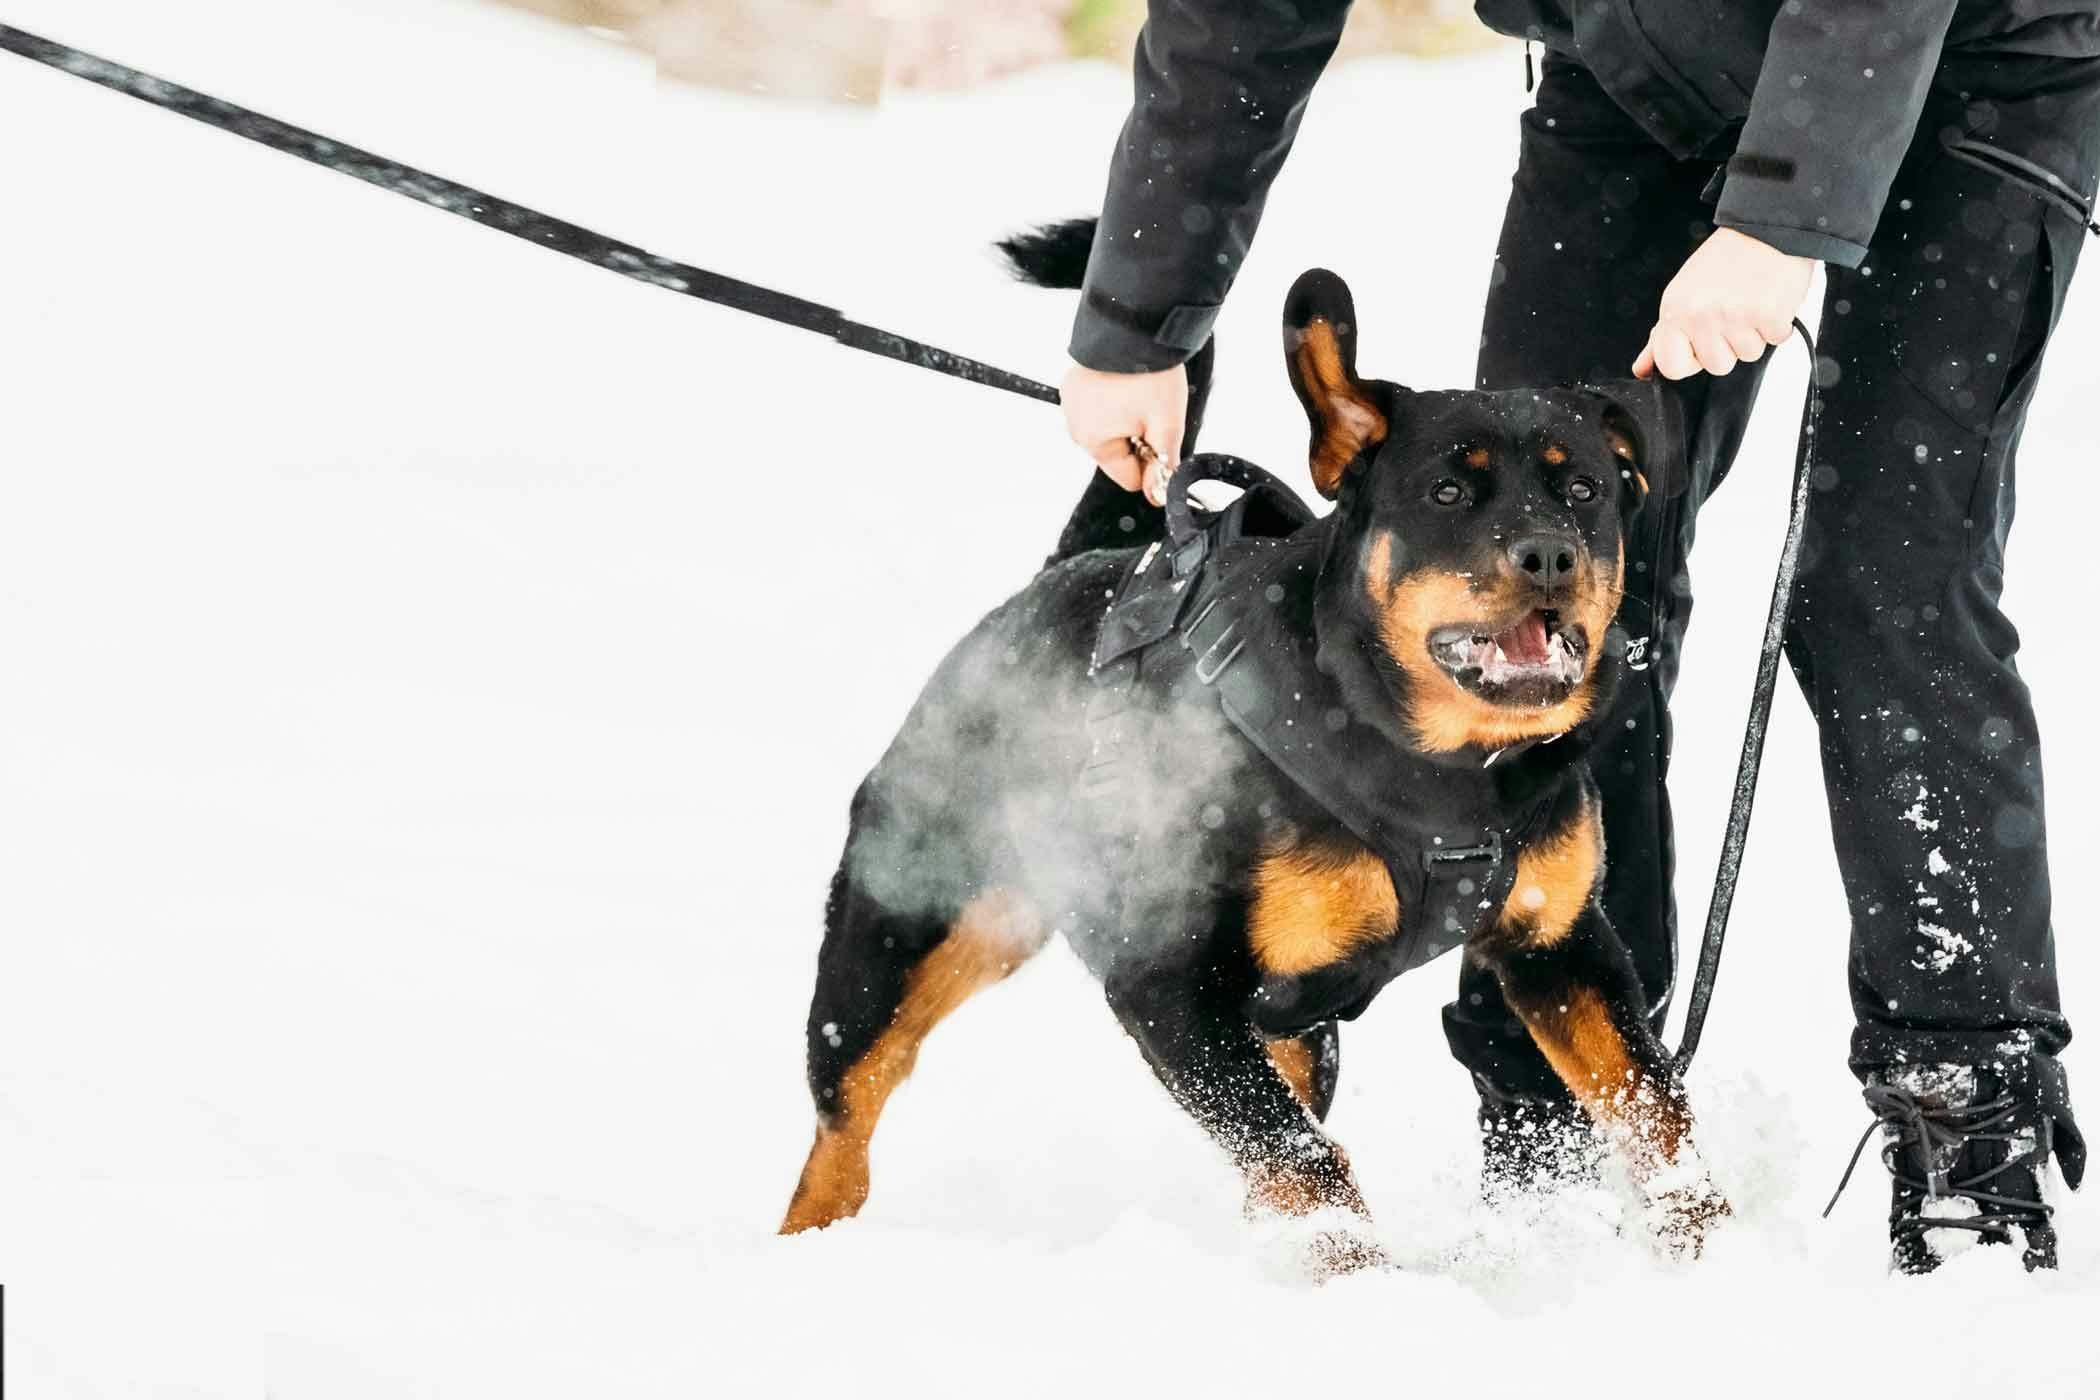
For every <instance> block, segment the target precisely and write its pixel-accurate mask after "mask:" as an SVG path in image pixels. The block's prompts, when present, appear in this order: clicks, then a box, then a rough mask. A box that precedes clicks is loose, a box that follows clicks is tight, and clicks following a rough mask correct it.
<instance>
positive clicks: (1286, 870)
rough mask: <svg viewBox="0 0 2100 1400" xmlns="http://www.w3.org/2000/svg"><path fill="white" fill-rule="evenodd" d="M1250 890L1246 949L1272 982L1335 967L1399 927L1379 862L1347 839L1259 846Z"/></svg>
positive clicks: (1397, 908)
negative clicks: (1359, 949)
mask: <svg viewBox="0 0 2100 1400" xmlns="http://www.w3.org/2000/svg"><path fill="white" fill-rule="evenodd" d="M1253 889H1254V900H1253V905H1252V907H1251V909H1250V910H1249V911H1248V917H1247V944H1248V947H1249V949H1250V950H1251V951H1252V952H1253V954H1254V959H1255V961H1256V962H1257V963H1259V964H1260V965H1261V968H1262V970H1263V971H1264V972H1268V973H1272V974H1275V975H1276V976H1279V977H1292V976H1296V975H1298V974H1299V973H1303V972H1310V971H1312V970H1313V969H1315V968H1320V967H1326V966H1328V965H1329V964H1331V963H1336V962H1340V961H1341V960H1342V959H1343V958H1346V957H1348V956H1349V954H1351V953H1352V952H1354V951H1356V950H1357V949H1358V948H1361V947H1363V946H1364V945H1365V944H1367V943H1375V942H1377V941H1378V940H1379V939H1381V938H1389V937H1391V936H1392V935H1393V933H1394V932H1395V931H1396V930H1397V929H1398V928H1399V926H1400V900H1399V897H1398V896H1397V895H1395V894H1394V893H1393V879H1392V876H1390V875H1389V874H1387V873H1386V868H1385V862H1384V861H1382V860H1380V859H1379V858H1378V857H1377V856H1375V855H1372V854H1371V852H1370V851H1368V850H1366V849H1365V848H1364V847H1362V846H1360V845H1357V844H1356V843H1355V842H1353V841H1341V840H1331V839H1329V840H1315V841H1303V842H1298V841H1294V842H1290V843H1277V844H1272V845H1270V846H1267V847H1265V848H1264V849H1263V851H1262V855H1261V858H1260V859H1259V860H1258V861H1257V862H1256V864H1255V867H1254V879H1253Z"/></svg>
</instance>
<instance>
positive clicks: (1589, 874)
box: [1499, 802, 1604, 948]
mask: <svg viewBox="0 0 2100 1400" xmlns="http://www.w3.org/2000/svg"><path fill="white" fill-rule="evenodd" d="M1603 865H1604V819H1603V816H1602V814H1601V813H1600V812H1599V811H1598V809H1597V805H1596V804H1595V803H1594V802H1593V803H1590V804H1589V805H1587V806H1585V807H1584V808H1583V810H1582V812H1581V814H1580V815H1579V816H1577V817H1576V818H1575V820H1574V821H1572V822H1570V823H1568V824H1567V825H1566V826H1564V827H1562V828H1561V829H1560V830H1559V831H1557V832H1555V833H1554V834H1553V835H1552V836H1550V837H1548V838H1547V839H1546V840H1543V841H1534V842H1532V843H1531V844H1529V845H1527V846H1525V847H1524V848H1523V849H1522V850H1521V851H1519V852H1518V853H1517V876H1516V881H1515V883H1514V884H1512V885H1511V886H1510V891H1509V898H1508V899H1507V900H1506V901H1504V903H1503V905H1502V917H1501V919H1500V921H1499V922H1500V931H1501V932H1502V934H1503V935H1504V936H1507V937H1514V938H1516V939H1517V940H1518V941H1520V942H1521V943H1523V944H1525V945H1526V946H1528V947H1533V948H1543V947H1550V946H1551V945H1553V944H1555V943H1558V942H1559V941H1560V940H1561V939H1563V938H1566V937H1567V936H1568V933H1569V932H1570V930H1572V929H1573V928H1574V927H1575V921H1576V920H1577V919H1578V918H1580V917H1581V916H1582V911H1583V910H1584V909H1586V908H1588V907H1589V902H1590V896H1591V894H1593V893H1594V892H1595V891H1596V888H1597V880H1598V876H1599V875H1600V873H1601V872H1602V869H1603Z"/></svg>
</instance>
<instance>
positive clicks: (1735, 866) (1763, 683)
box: [1676, 317, 1823, 1075]
mask: <svg viewBox="0 0 2100 1400" xmlns="http://www.w3.org/2000/svg"><path fill="white" fill-rule="evenodd" d="M1794 332H1795V334H1797V335H1799V336H1800V337H1801V343H1802V345H1803V346H1805V347H1806V348H1807V350H1808V401H1807V405H1806V407H1805V408H1804V409H1803V411H1802V415H1801V448H1800V451H1799V453H1798V454H1796V456H1795V458H1794V497H1793V506H1792V509H1791V511H1790V513H1789V514H1788V516H1787V522H1786V541H1785V543H1784V544H1782V545H1781V546H1780V549H1779V571H1778V574H1777V575H1776V576H1775V577H1774V578H1773V580H1772V605H1771V607H1770V608H1769V609H1767V610H1766V613H1765V639H1764V645H1763V647H1762V648H1761V649H1760V650H1759V652H1758V654H1757V685H1756V687H1755V689H1754V690H1753V691H1752V693H1751V699H1750V719H1749V721H1748V723H1746V724H1745V725H1744V726H1743V752H1742V756H1741V758H1739V759H1738V760H1737V761H1736V767H1735V791H1734V793H1733V794H1732V795H1731V796H1730V798H1729V801H1728V829H1727V832H1726V834H1725V835H1724V836H1723V837H1722V839H1721V860H1720V865H1719V866H1718V868H1716V869H1715V871H1714V893H1713V899H1712V901H1711V902H1710V903H1709V904H1708V905H1707V906H1706V936H1705V938H1704V939H1703V940H1702V941H1701V943H1700V945H1699V970H1698V973H1697V974H1696V975H1695V976H1694V977H1693V978H1692V993H1691V996H1690V997H1689V998H1688V999H1687V1000H1686V1003H1685V1010H1684V1038H1683V1039H1682V1040H1681V1041H1680V1042H1679V1043H1678V1046H1677V1057H1676V1065H1677V1072H1678V1073H1679V1074H1680V1075H1681V1074H1683V1073H1684V1072H1685V1071H1686V1070H1688V1069H1690V1068H1691V1064H1692V1056H1693V1054H1694V1053H1695V1052H1697V1050H1698V1049H1699V1034H1700V1032H1701V1031H1703V1030H1704V1029H1705V1028H1706V1013H1707V1011H1708V1009H1709V1008H1710V1007H1711V1006H1712V1004H1713V999H1714V979H1715V978H1716V977H1717V976H1719V974H1720V970H1721V942H1722V940H1723V938H1724V937H1725V936H1726V935H1727V932H1728V911H1729V909H1730V908H1731V907H1732V906H1733V905H1734V903H1735V884H1736V879H1737V877H1739V876H1740V875H1741V874H1742V871H1743V848H1744V846H1745V845H1746V844H1747V843H1748V842H1749V840H1750V809H1751V806H1752V805H1753V804H1754V803H1755V802H1756V800H1757V771H1758V768H1759V766H1760V765H1761V764H1762V763H1763V762H1764V756H1765V731H1766V730H1767V729H1768V728H1769V727H1770V726H1771V720H1772V695H1773V692H1774V691H1775V690H1776V689H1777V688H1778V685H1779V661H1780V657H1781V654H1782V652H1783V651H1784V650H1785V646H1786V618H1787V609H1788V607H1789V606H1790V605H1791V604H1792V602H1793V598H1794V576H1795V574H1796V573H1798V572H1799V571H1800V566H1801V537H1802V533H1803V530H1804V527H1805V526H1806V525H1807V523H1808V492H1809V486H1810V477H1811V475H1812V474H1813V471H1814V466H1815V455H1816V416H1817V414H1819V413H1820V412H1821V411H1822V406H1823V401H1822V392H1821V384H1820V382H1819V380H1818V377H1817V376H1818V361H1817V359H1816V341H1815V337H1814V336H1812V335H1810V334H1809V333H1808V327H1807V326H1804V325H1802V324H1801V321H1800V319H1799V318H1798V317H1797V318H1796V319H1795V321H1794Z"/></svg>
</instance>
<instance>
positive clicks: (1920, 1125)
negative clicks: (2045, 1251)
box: [1823, 1084, 2055, 1236]
mask: <svg viewBox="0 0 2100 1400" xmlns="http://www.w3.org/2000/svg"><path fill="white" fill-rule="evenodd" d="M1865 1097H1866V1100H1867V1106H1868V1107H1869V1108H1871V1109H1873V1110H1874V1121H1873V1122H1872V1123H1869V1124H1868V1125H1867V1130H1866V1131H1865V1132H1864V1133H1861V1134H1860V1137H1859V1144H1858V1145H1857V1146H1855V1147H1854V1148H1853V1149H1852V1160H1851V1161H1849V1162H1847V1163H1846V1164H1845V1175H1844V1177H1843V1179H1842V1180H1840V1181H1839V1182H1838V1188H1837V1190H1836V1191H1835V1192H1833V1193H1831V1197H1830V1204H1829V1205H1827V1206H1825V1207H1823V1215H1824V1217H1825V1218H1826V1219H1827V1218H1828V1217H1829V1215H1830V1212H1831V1211H1832V1210H1834V1209H1836V1207H1837V1203H1838V1197H1839V1196H1842V1195H1844V1194H1845V1187H1846V1186H1847V1185H1849V1184H1850V1183H1851V1181H1852V1169H1853V1168H1854V1167H1857V1166H1858V1165H1859V1159H1860V1155H1861V1154H1862V1153H1864V1152H1865V1151H1866V1150H1867V1139H1869V1138H1871V1137H1873V1136H1874V1134H1875V1133H1877V1132H1880V1131H1882V1130H1883V1129H1893V1130H1894V1131H1893V1132H1891V1133H1890V1134H1889V1136H1888V1139H1887V1141H1885V1142H1883V1143H1882V1145H1881V1164H1882V1165H1883V1166H1885V1167H1887V1168H1888V1172H1889V1175H1890V1176H1891V1177H1893V1178H1895V1180H1896V1183H1897V1184H1898V1185H1900V1186H1903V1187H1906V1188H1908V1189H1909V1190H1911V1191H1913V1192H1917V1193H1920V1194H1922V1195H1923V1196H1924V1197H1925V1199H1927V1200H1947V1199H1953V1198H1957V1197H1958V1198H1960V1199H1963V1200H1966V1201H1968V1202H1970V1203H1971V1204H1973V1205H1974V1206H1975V1207H1976V1213H1975V1214H1974V1215H1970V1216H1930V1217H1928V1216H1925V1215H1907V1216H1905V1217H1904V1218H1903V1219H1901V1220H1899V1221H1893V1222H1891V1225H1890V1228H1891V1230H1892V1232H1895V1233H1898V1234H1905V1235H1912V1236H1921V1235H1923V1234H1924V1233H1925V1232H1926V1231H1927V1230H1974V1231H1976V1232H1978V1233H1980V1234H1988V1233H1993V1232H1997V1231H2002V1230H2003V1229H2005V1228H2006V1227H2007V1226H2011V1225H2020V1226H2023V1227H2024V1226H2028V1225H2040V1224H2044V1223H2046V1222H2047V1221H2048V1219H2049V1217H2050V1216H2051V1215H2052V1214H2054V1213H2055V1211H2054V1208H2053V1207H2051V1206H2047V1205H2044V1204H2043V1203H2042V1202H2041V1201H2039V1200H2033V1199H2027V1198H2022V1197H2019V1196H2007V1195H2003V1194H2001V1193H1999V1192H1997V1191H1994V1190H1993V1189H1992V1188H1993V1187H1994V1186H1996V1185H1997V1184H1998V1178H1999V1177H2000V1176H2002V1175H2003V1174H2004V1173H2006V1172H2008V1171H2011V1170H2013V1169H2014V1168H2016V1167H2027V1166H2032V1165H2034V1164H2035V1154H2034V1153H2033V1152H2015V1151H2013V1150H2012V1149H2013V1147H2014V1146H2015V1145H2016V1144H2018V1143H2019V1142H2020V1141H2021V1138H2022V1134H2021V1133H2020V1132H2018V1131H2015V1130H2014V1122H2015V1120H2016V1119H2017V1118H2018V1117H2019V1116H2020V1106H2019V1104H2018V1103H2017V1102H2015V1101H2014V1099H2013V1097H2012V1095H2010V1094H2000V1095H1999V1096H1998V1097H1996V1098H1994V1099H1989V1100H1986V1101H1985V1102H1982V1103H1973V1104H1957V1105H1946V1104H1942V1103H1940V1102H1939V1101H1938V1100H1936V1099H1920V1098H1919V1097H1918V1096H1917V1095H1916V1094H1914V1093H1912V1092H1911V1091H1909V1090H1908V1089H1900V1088H1897V1087H1895V1086H1894V1085H1889V1084H1870V1085H1868V1086H1867V1087H1866V1090H1865ZM1971 1142H2002V1143H2004V1144H2006V1155H2005V1160H2004V1161H2002V1162H2000V1163H1998V1164H1997V1165H1996V1166H1993V1167H1986V1168H1985V1169H1984V1170H1982V1171H1979V1172H1977V1173H1975V1174H1974V1175H1973V1176H1966V1177H1956V1176H1954V1175H1953V1174H1952V1172H1951V1169H1950V1168H1946V1167H1941V1166H1940V1165H1938V1164H1939V1163H1940V1162H1942V1161H1953V1160H1954V1159H1955V1158H1956V1157H1957V1156H1958V1155H1959V1154H1960V1151H1961V1148H1962V1146H1963V1145H1964V1144H1966V1143H1971ZM2037 1145H2038V1143H2037ZM1913 1150H1915V1151H1916V1152H1917V1154H1918V1155H1917V1158H1916V1160H1918V1161H1921V1162H1923V1163H1924V1164H1925V1177H1924V1179H1923V1180H1922V1181H1921V1180H1919V1179H1918V1178H1916V1177H1914V1176H1912V1175H1910V1174H1909V1173H1908V1172H1906V1171H1905V1170H1904V1169H1903V1163H1904V1160H1905V1156H1906V1154H1908V1153H1909V1152H1911V1151H1913Z"/></svg>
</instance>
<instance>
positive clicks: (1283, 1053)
mask: <svg viewBox="0 0 2100 1400" xmlns="http://www.w3.org/2000/svg"><path fill="white" fill-rule="evenodd" d="M1269 1059H1270V1061H1271V1063H1273V1064H1274V1065H1275V1066H1276V1072H1277V1073H1278V1074H1281V1075H1282V1076H1283V1082H1284V1083H1286V1084H1288V1085H1290V1086H1291V1092H1292V1093H1293V1094H1295V1095H1296V1096H1297V1098H1298V1102H1300V1103H1302V1104H1304V1105H1305V1106H1306V1107H1307V1108H1309V1109H1311V1110H1312V1116H1313V1117H1315V1118H1317V1119H1319V1120H1320V1121H1321V1122H1322V1123H1324V1122H1326V1121H1327V1114H1328V1111H1329V1110H1331V1109H1332V1108H1333V1107H1334V1090H1335V1085H1336V1082H1337V1081H1338V1080H1339V1079H1340V1077H1341V1073H1342V1035H1341V1028H1340V1027H1339V1026H1338V1025H1336V1023H1334V1022H1333V1021H1322V1022H1321V1023H1320V1024H1319V1025H1317V1026H1314V1027H1313V1028H1312V1029H1311V1030H1309V1031H1307V1032H1305V1034H1303V1035H1297V1036H1288V1037H1286V1038H1284V1039H1282V1040H1272V1041H1270V1042H1269Z"/></svg>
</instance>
